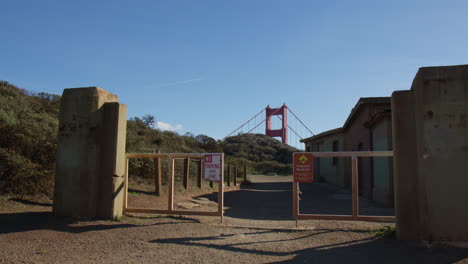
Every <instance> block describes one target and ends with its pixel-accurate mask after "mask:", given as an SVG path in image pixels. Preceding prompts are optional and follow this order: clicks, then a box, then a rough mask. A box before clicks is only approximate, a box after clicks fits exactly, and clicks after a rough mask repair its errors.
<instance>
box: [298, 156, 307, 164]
mask: <svg viewBox="0 0 468 264" xmlns="http://www.w3.org/2000/svg"><path fill="white" fill-rule="evenodd" d="M308 160H309V159H308V158H307V157H306V156H305V155H302V156H300V157H299V161H300V162H301V163H306V161H308Z"/></svg>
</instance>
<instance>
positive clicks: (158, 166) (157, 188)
mask: <svg viewBox="0 0 468 264" xmlns="http://www.w3.org/2000/svg"><path fill="white" fill-rule="evenodd" d="M158 153H161V151H159V150H158ZM154 163H155V164H154V165H155V167H156V175H155V177H156V178H155V179H154V192H155V193H156V195H157V196H160V195H161V188H162V179H161V178H162V171H161V158H156V159H155V161H154Z"/></svg>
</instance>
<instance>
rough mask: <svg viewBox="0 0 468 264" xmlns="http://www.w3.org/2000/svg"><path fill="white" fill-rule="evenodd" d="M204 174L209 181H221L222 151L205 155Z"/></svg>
mask: <svg viewBox="0 0 468 264" xmlns="http://www.w3.org/2000/svg"><path fill="white" fill-rule="evenodd" d="M204 172H205V173H204V175H205V180H207V181H221V153H213V154H206V155H205V162H204Z"/></svg>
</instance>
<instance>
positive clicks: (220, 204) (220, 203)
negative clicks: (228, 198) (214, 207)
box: [218, 153, 224, 223]
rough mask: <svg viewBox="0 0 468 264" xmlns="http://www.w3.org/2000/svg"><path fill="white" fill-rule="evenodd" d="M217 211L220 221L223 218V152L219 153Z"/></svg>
mask: <svg viewBox="0 0 468 264" xmlns="http://www.w3.org/2000/svg"><path fill="white" fill-rule="evenodd" d="M218 211H219V212H220V214H221V223H223V218H224V153H221V178H220V179H219V182H218Z"/></svg>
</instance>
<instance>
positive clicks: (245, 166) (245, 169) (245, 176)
mask: <svg viewBox="0 0 468 264" xmlns="http://www.w3.org/2000/svg"><path fill="white" fill-rule="evenodd" d="M244 181H245V182H246V181H247V165H244Z"/></svg>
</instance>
